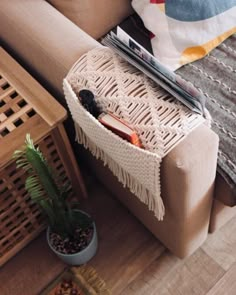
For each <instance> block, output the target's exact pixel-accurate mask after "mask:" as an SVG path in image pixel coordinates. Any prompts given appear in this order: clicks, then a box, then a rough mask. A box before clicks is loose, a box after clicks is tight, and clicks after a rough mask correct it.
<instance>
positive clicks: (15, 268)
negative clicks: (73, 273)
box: [0, 233, 65, 295]
mask: <svg viewBox="0 0 236 295" xmlns="http://www.w3.org/2000/svg"><path fill="white" fill-rule="evenodd" d="M64 267H65V265H64V264H63V263H62V262H61V261H60V260H59V259H58V258H57V257H56V255H54V254H53V253H52V251H51V250H50V249H49V247H48V245H47V243H46V234H45V233H42V234H41V235H40V236H39V237H38V238H37V239H36V240H34V241H33V242H32V243H30V244H29V245H28V246H27V247H26V248H24V249H23V250H22V251H21V252H19V253H18V254H17V255H16V256H15V257H13V258H12V259H11V260H10V261H9V262H8V263H6V264H5V265H3V266H2V267H1V269H0V294H1V295H35V294H38V293H39V291H41V290H42V288H44V287H45V286H47V284H48V283H49V282H50V281H52V280H53V279H54V278H55V277H56V276H57V275H58V274H60V273H61V272H62V271H63V269H64Z"/></svg>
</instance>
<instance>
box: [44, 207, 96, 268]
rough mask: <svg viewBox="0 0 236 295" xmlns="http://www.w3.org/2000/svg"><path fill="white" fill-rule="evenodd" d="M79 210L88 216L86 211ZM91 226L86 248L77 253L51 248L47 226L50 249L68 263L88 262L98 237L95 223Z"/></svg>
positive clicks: (48, 231)
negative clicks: (90, 236)
mask: <svg viewBox="0 0 236 295" xmlns="http://www.w3.org/2000/svg"><path fill="white" fill-rule="evenodd" d="M79 211H80V212H82V213H84V214H85V215H87V216H89V215H88V214H87V213H85V212H83V211H81V210H79ZM92 226H93V236H92V239H91V241H90V243H89V244H88V246H87V247H86V248H84V249H83V250H81V251H80V252H78V253H74V254H63V253H60V252H58V251H57V250H56V249H54V248H53V246H52V245H51V243H50V239H49V236H50V228H49V227H48V229H47V242H48V245H49V247H50V248H51V250H52V251H53V252H54V253H55V254H56V255H57V256H58V257H59V258H60V259H61V260H62V261H64V262H65V263H66V264H69V265H81V264H84V263H86V262H88V261H89V260H90V259H91V258H92V257H93V256H94V255H95V254H96V252H97V247H98V239H97V231H96V226H95V223H94V222H93V223H92Z"/></svg>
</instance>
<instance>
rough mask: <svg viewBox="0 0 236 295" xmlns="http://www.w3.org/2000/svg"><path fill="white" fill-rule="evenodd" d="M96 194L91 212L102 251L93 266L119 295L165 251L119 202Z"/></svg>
mask: <svg viewBox="0 0 236 295" xmlns="http://www.w3.org/2000/svg"><path fill="white" fill-rule="evenodd" d="M93 194H97V196H96V200H94V202H93V206H92V207H91V206H90V208H89V210H90V211H93V213H92V215H93V216H94V218H95V220H96V223H97V227H98V229H99V231H98V234H99V250H98V253H97V255H96V257H95V258H94V259H92V260H91V262H90V264H91V265H92V266H94V267H95V268H96V270H97V271H98V273H99V274H100V275H101V276H102V278H103V279H104V280H105V281H106V283H107V285H108V287H109V288H110V290H111V291H112V294H119V293H120V292H121V291H122V290H123V289H124V288H125V287H126V286H127V285H128V284H129V283H130V282H131V281H132V280H134V279H135V278H136V277H137V276H138V275H139V274H140V273H141V272H142V271H143V270H144V269H145V268H146V267H147V266H148V265H149V264H150V263H151V262H153V261H154V260H155V259H157V258H158V257H159V256H160V255H161V254H162V253H163V252H164V250H165V248H164V246H163V245H162V244H161V243H160V242H159V241H158V240H157V239H156V238H154V236H153V235H152V234H151V233H150V232H148V231H147V230H146V228H144V226H143V225H142V224H141V223H140V222H139V221H138V220H137V219H136V218H135V217H134V216H133V215H131V214H130V213H129V212H128V211H127V209H125V208H124V207H123V206H122V205H121V204H120V203H119V202H117V201H115V200H114V199H112V198H110V197H109V198H108V199H107V196H106V195H104V190H102V191H99V190H97V192H96V193H93ZM90 204H91V203H90ZM104 204H106V206H105V208H104ZM106 208H109V210H106Z"/></svg>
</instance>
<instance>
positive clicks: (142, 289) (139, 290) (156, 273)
mask: <svg viewBox="0 0 236 295" xmlns="http://www.w3.org/2000/svg"><path fill="white" fill-rule="evenodd" d="M224 273H225V272H224V270H223V269H222V268H221V267H220V266H219V265H218V264H217V263H216V262H215V261H214V260H213V259H212V258H210V257H209V256H208V255H207V254H206V253H205V252H204V251H203V250H201V249H199V250H198V251H197V252H195V253H194V254H193V255H192V256H190V257H188V258H186V259H184V260H180V259H178V258H176V257H174V256H173V255H172V254H171V253H169V252H168V251H166V252H165V254H163V255H162V256H161V257H160V258H159V259H157V260H156V261H155V262H153V263H152V264H151V265H150V266H149V267H148V268H147V269H146V270H145V271H144V272H143V273H141V275H140V276H139V277H137V278H136V280H134V281H133V282H132V283H131V284H130V285H129V286H128V287H127V288H126V289H125V290H124V291H123V292H122V293H121V294H122V295H144V294H148V295H156V294H158V295H205V294H206V293H207V292H208V290H209V289H210V288H211V287H212V286H214V285H215V284H216V282H217V281H218V280H219V279H220V278H221V277H222V276H223V275H224Z"/></svg>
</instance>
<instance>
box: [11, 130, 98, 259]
mask: <svg viewBox="0 0 236 295" xmlns="http://www.w3.org/2000/svg"><path fill="white" fill-rule="evenodd" d="M14 158H15V159H16V164H17V167H18V168H22V169H24V170H25V171H26V172H27V174H28V177H27V179H26V182H25V187H26V189H27V191H28V192H29V194H30V196H31V198H32V200H33V201H34V202H36V203H37V204H38V205H39V206H40V207H41V209H42V211H43V213H44V214H45V216H46V218H47V221H48V229H47V241H48V244H49V246H50V248H51V249H52V250H53V251H54V253H55V254H56V255H57V256H58V257H60V258H61V259H62V260H63V261H64V262H66V263H68V264H71V265H80V264H84V263H85V262H87V261H88V260H89V259H90V258H92V257H93V256H94V254H95V253H96V250H97V233H96V227H95V223H94V222H93V221H92V219H91V217H90V216H89V215H88V214H87V213H85V212H83V211H81V210H78V202H76V203H75V202H72V201H70V200H69V199H70V198H69V196H70V195H71V194H70V192H71V185H70V183H69V182H67V183H63V181H62V180H61V179H60V177H59V176H57V175H55V173H54V172H53V171H52V169H51V168H50V167H49V165H48V163H47V161H46V159H45V158H44V156H43V154H42V153H41V151H40V150H39V148H37V147H35V146H34V143H33V141H32V139H31V138H30V135H29V134H27V135H26V141H25V147H24V148H23V149H22V150H17V151H15V153H14Z"/></svg>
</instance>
